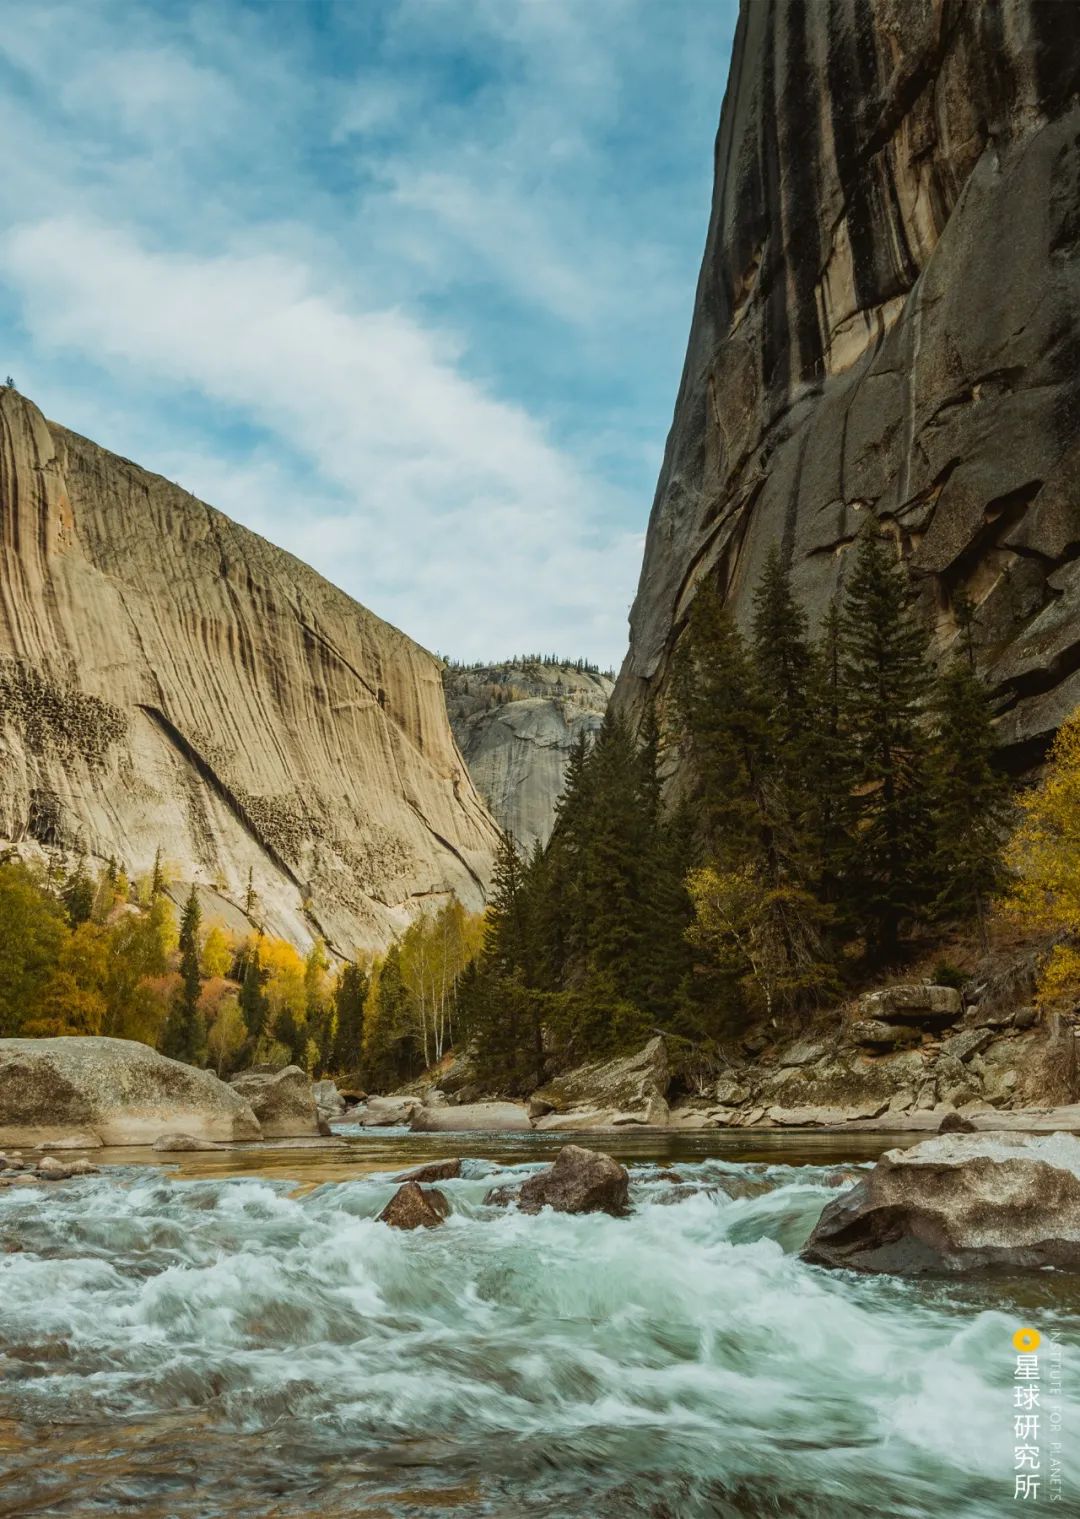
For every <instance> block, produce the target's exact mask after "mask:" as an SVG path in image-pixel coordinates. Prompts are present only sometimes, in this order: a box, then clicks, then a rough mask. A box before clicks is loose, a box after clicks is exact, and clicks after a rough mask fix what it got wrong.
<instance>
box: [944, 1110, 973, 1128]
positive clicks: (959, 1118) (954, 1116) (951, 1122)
mask: <svg viewBox="0 0 1080 1519" xmlns="http://www.w3.org/2000/svg"><path fill="white" fill-rule="evenodd" d="M975 1132H976V1129H975V1125H974V1124H973V1123H972V1121H971V1119H970V1118H965V1117H964V1115H963V1114H962V1113H958V1112H957V1111H956V1109H955V1108H953V1109H952V1111H951V1112H949V1113H946V1114H945V1117H944V1118H943V1119H942V1120H941V1122H940V1123H939V1124H938V1133H939V1134H974V1133H975Z"/></svg>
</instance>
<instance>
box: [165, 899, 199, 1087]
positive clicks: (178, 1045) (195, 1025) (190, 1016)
mask: <svg viewBox="0 0 1080 1519" xmlns="http://www.w3.org/2000/svg"><path fill="white" fill-rule="evenodd" d="M201 927H202V909H201V908H200V906H199V897H198V893H197V892H196V890H195V887H194V886H192V888H191V890H190V891H189V892H188V897H187V901H186V902H185V903H184V911H183V914H182V916H181V918H180V986H179V988H178V989H177V992H176V995H175V996H174V998H173V1003H172V1008H171V1010H170V1012H169V1018H168V1021H167V1023H166V1025H165V1035H164V1039H163V1041H162V1053H163V1054H165V1055H168V1056H170V1057H171V1058H172V1059H173V1060H184V1061H186V1062H187V1063H188V1065H201V1064H202V1062H203V1061H204V1060H205V1058H206V1020H205V1018H204V1017H203V1014H202V1011H201V1009H200V1007H199V993H200V992H201V990H202V973H201V971H200V968H199V930H200V928H201Z"/></svg>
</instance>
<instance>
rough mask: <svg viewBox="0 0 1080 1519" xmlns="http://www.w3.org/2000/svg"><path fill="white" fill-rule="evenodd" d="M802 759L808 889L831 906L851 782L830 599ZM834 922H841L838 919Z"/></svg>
mask: <svg viewBox="0 0 1080 1519" xmlns="http://www.w3.org/2000/svg"><path fill="white" fill-rule="evenodd" d="M801 762H802V765H803V774H804V778H805V794H806V800H807V814H806V829H807V850H808V854H809V857H810V859H811V860H812V861H813V880H812V885H813V890H814V892H815V895H816V896H817V898H818V899H819V901H821V902H822V903H826V904H828V905H829V906H830V907H831V908H834V907H835V905H836V904H837V903H838V902H839V900H840V898H841V895H842V887H841V883H842V881H843V876H844V872H845V870H846V869H847V866H848V863H849V859H850V843H849V832H848V830H849V825H850V824H851V822H852V788H853V785H854V779H853V771H852V763H851V748H850V745H849V742H848V734H847V723H846V698H845V690H844V676H843V662H842V650H841V625H840V609H839V607H838V605H837V603H836V602H835V601H833V602H831V603H830V605H829V608H828V611H827V612H826V613H825V617H824V618H823V620H822V624H821V631H820V634H819V636H818V640H817V643H816V644H815V645H814V648H813V651H812V657H811V665H810V674H809V681H808V687H807V721H806V735H805V741H804V743H803V745H802V754H801ZM839 927H841V928H842V927H843V924H840V925H839Z"/></svg>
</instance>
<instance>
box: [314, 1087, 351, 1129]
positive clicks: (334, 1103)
mask: <svg viewBox="0 0 1080 1519" xmlns="http://www.w3.org/2000/svg"><path fill="white" fill-rule="evenodd" d="M311 1095H312V1096H313V1097H314V1099H315V1106H316V1107H317V1108H318V1110H319V1117H320V1118H321V1119H323V1121H324V1122H325V1123H333V1121H334V1119H335V1118H340V1117H341V1116H342V1114H343V1113H344V1112H345V1099H344V1097H342V1095H341V1093H340V1092H339V1091H338V1089H337V1083H336V1082H334V1081H330V1080H324V1081H315V1082H313V1083H312V1087H311Z"/></svg>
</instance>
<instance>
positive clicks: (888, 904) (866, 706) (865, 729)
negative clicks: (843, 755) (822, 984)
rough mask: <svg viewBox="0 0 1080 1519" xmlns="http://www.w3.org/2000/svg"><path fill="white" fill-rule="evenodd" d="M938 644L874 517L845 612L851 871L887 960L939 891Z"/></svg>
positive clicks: (860, 912) (858, 905)
mask: <svg viewBox="0 0 1080 1519" xmlns="http://www.w3.org/2000/svg"><path fill="white" fill-rule="evenodd" d="M928 644H929V639H928V637H927V634H926V631H925V630H924V629H923V627H922V626H921V625H920V624H919V622H918V621H917V620H916V618H915V617H914V615H913V614H912V612H911V610H910V607H909V604H908V590H907V584H906V581H905V577H904V575H903V572H902V571H901V569H900V568H899V566H898V565H897V563H896V562H895V559H894V558H893V556H892V554H891V553H890V550H889V549H888V548H887V546H886V544H885V542H884V540H883V539H882V537H881V535H880V533H879V531H878V529H877V523H876V522H870V523H868V524H867V527H866V529H865V530H864V531H863V533H862V534H861V535H860V538H859V543H858V546H857V548H856V550H855V564H854V569H853V571H852V575H851V579H850V581H849V584H848V587H847V594H846V596H845V599H844V605H843V610H842V613H841V655H842V661H843V680H844V688H845V697H846V723H847V733H848V739H849V744H850V752H851V756H852V761H853V769H854V774H853V781H854V795H855V805H854V808H853V811H854V833H853V838H852V848H851V851H850V855H849V862H848V868H847V871H846V880H847V884H848V886H849V888H850V893H851V894H850V900H849V905H850V910H851V914H852V917H853V919H854V921H855V922H856V923H857V924H858V925H859V926H860V927H861V928H862V929H863V930H864V932H865V933H866V936H867V940H868V947H869V949H870V951H871V953H872V955H873V956H874V957H875V958H877V959H879V960H883V961H888V960H890V959H892V958H894V957H895V955H896V953H897V951H898V949H899V945H900V938H901V931H902V929H903V926H904V924H905V923H906V922H908V921H909V920H910V919H911V918H912V917H914V916H915V915H916V914H917V912H918V911H919V909H920V907H922V906H924V905H925V903H926V901H927V898H928V895H929V879H928V876H929V873H928V870H927V862H928V860H929V859H930V858H931V855H932V836H931V826H930V821H931V820H930V782H929V763H928V762H929V739H928V736H927V732H926V725H925V702H926V697H927V694H928V687H929V681H930V667H929V661H928Z"/></svg>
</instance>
